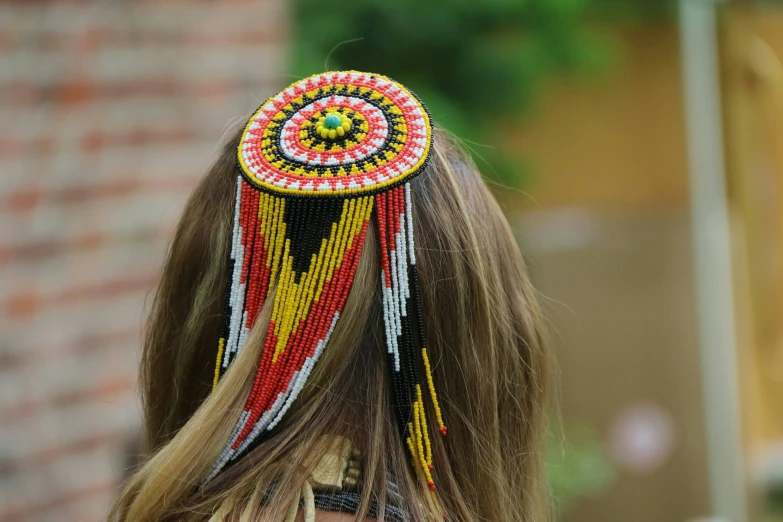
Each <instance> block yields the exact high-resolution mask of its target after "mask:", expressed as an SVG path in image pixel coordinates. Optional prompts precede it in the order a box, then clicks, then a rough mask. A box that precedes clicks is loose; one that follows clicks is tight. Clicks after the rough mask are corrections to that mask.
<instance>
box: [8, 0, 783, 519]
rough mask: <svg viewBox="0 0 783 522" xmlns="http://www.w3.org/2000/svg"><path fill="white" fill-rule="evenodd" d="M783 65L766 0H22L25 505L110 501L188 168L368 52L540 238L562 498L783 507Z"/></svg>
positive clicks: (732, 515)
mask: <svg viewBox="0 0 783 522" xmlns="http://www.w3.org/2000/svg"><path fill="white" fill-rule="evenodd" d="M782 60H783V2H771V1H768V2H751V1H735V0H725V1H721V2H717V1H711V0H682V1H681V2H674V1H668V2H667V1H663V0H657V1H654V2H653V1H650V0H638V1H632V0H482V1H480V2H477V1H471V0H440V1H437V2H435V1H433V2H423V1H420V0H394V1H393V2H392V1H388V0H341V1H340V2H323V1H321V0H296V1H290V2H289V1H287V0H214V1H184V0H180V1H177V0H157V1H152V0H17V1H12V0H2V1H0V522H10V521H28V520H29V521H98V520H101V519H102V518H103V516H104V514H105V510H106V509H107V506H108V504H109V503H110V501H111V499H112V498H113V496H114V495H115V493H116V491H117V487H118V484H119V482H120V481H121V480H122V478H123V477H124V473H125V470H126V469H127V468H128V466H130V465H132V463H133V460H134V459H133V455H134V453H135V452H136V444H135V441H136V440H137V434H138V430H139V404H138V401H137V399H136V383H135V379H136V365H137V362H138V356H139V345H140V337H141V336H140V331H141V325H142V318H143V315H144V310H145V305H148V304H149V300H150V298H151V291H152V289H153V288H154V285H155V282H156V280H157V277H158V273H159V270H160V266H161V261H162V257H163V255H164V252H165V248H166V244H167V240H168V237H169V236H170V234H171V232H172V228H173V226H174V223H175V221H176V219H177V216H178V213H179V212H180V210H181V208H182V205H183V203H184V201H185V199H186V197H187V195H188V193H189V191H190V190H191V189H192V188H193V187H194V186H195V184H196V183H197V182H198V180H199V178H200V176H201V175H202V173H203V172H204V171H205V169H206V168H207V166H208V165H209V164H210V162H211V161H212V160H213V159H214V158H215V155H216V151H217V147H218V143H219V142H220V141H221V139H222V137H223V134H224V131H225V130H226V128H227V125H228V124H229V123H232V122H233V123H236V122H237V121H240V120H244V119H245V118H247V116H248V115H249V114H250V112H251V111H252V110H253V109H255V108H256V107H257V106H258V105H260V104H261V103H262V102H263V101H264V100H265V98H266V97H267V96H269V95H272V94H274V93H275V92H277V90H278V89H279V88H282V87H284V86H285V85H287V84H289V83H291V82H293V81H295V80H296V79H298V78H300V77H302V76H305V75H309V74H313V73H316V72H321V71H324V70H327V69H347V68H353V69H359V70H369V71H373V72H378V73H382V74H386V75H389V76H391V77H393V78H395V79H397V80H399V81H401V82H402V83H404V84H405V85H407V86H409V87H410V88H411V89H412V90H414V91H415V92H417V93H418V94H419V95H420V96H421V97H422V98H423V99H424V100H426V102H427V104H428V106H429V107H430V109H431V110H432V113H433V115H434V118H435V120H436V121H437V122H438V123H440V124H441V125H442V126H444V127H446V128H447V129H449V130H450V131H452V132H453V133H455V134H456V135H457V136H458V137H459V138H460V139H461V140H463V144H464V145H465V146H466V147H467V148H468V149H469V150H470V151H471V153H472V154H473V156H474V158H475V160H476V162H477V164H478V166H479V168H480V169H481V170H482V172H483V173H484V175H485V177H486V178H487V180H488V182H489V183H490V184H491V186H492V188H493V190H494V191H495V193H496V195H497V197H498V199H499V200H500V201H501V203H502V205H503V208H504V210H505V211H506V213H507V216H508V219H509V221H510V222H511V223H512V226H513V228H514V230H515V232H516V233H517V235H518V238H519V242H520V246H521V248H522V251H523V253H524V255H525V257H526V258H527V260H528V264H529V268H530V271H531V274H532V277H533V279H534V282H535V284H536V286H537V287H538V289H539V290H540V292H541V294H542V296H543V299H544V303H545V308H546V313H547V317H548V320H549V323H550V324H549V326H550V329H551V333H552V344H553V348H554V351H555V355H556V358H557V365H558V368H559V370H558V372H559V381H560V392H559V394H558V399H557V402H558V405H559V409H560V410H561V413H560V415H559V417H560V419H559V420H558V419H555V420H554V421H553V426H552V430H551V431H552V436H551V440H550V444H549V448H548V451H547V461H548V471H549V481H550V484H551V487H552V490H553V493H554V497H555V501H556V504H557V510H556V512H557V516H556V518H557V520H559V521H563V522H588V521H590V522H592V521H598V520H601V521H612V522H627V521H629V520H633V521H635V522H646V521H649V522H653V521H655V522H685V521H696V520H715V521H718V520H721V521H730V522H745V521H761V522H770V521H775V520H783V321H781V319H780V318H781V317H783V67H782V66H781V61H782Z"/></svg>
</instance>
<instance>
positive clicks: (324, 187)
mask: <svg viewBox="0 0 783 522" xmlns="http://www.w3.org/2000/svg"><path fill="white" fill-rule="evenodd" d="M431 147H432V126H431V123H430V116H429V114H428V113H427V110H426V109H425V108H424V106H423V104H422V103H421V102H420V101H419V99H418V98H417V97H416V96H415V95H414V94H413V93H412V92H410V91H409V90H408V89H406V88H405V87H403V86H402V85H400V84H399V83H397V82H395V81H393V80H391V79H389V78H387V77H385V76H381V75H378V74H371V73H361V72H355V71H348V72H339V73H334V72H332V73H323V74H318V75H315V76H311V77H310V78H306V79H304V80H301V81H299V82H296V83H294V84H293V85H291V86H290V87H288V88H287V89H285V90H284V91H283V92H281V93H280V94H278V95H277V96H275V97H273V98H270V99H269V100H267V101H266V103H264V104H263V105H262V106H261V107H260V108H259V109H258V111H256V113H255V114H253V116H252V117H251V118H250V120H249V121H248V123H247V126H246V127H245V130H244V132H243V133H242V138H241V139H240V142H239V147H238V160H239V166H240V169H241V170H242V173H243V175H244V176H245V178H246V179H247V180H248V181H249V182H250V183H252V184H253V185H255V186H257V187H258V188H260V189H262V190H265V191H268V192H273V193H280V194H287V195H292V196H296V195H308V196H331V195H342V196H350V195H360V194H361V195H367V194H371V193H374V192H378V191H380V190H382V189H384V188H388V187H390V186H392V185H395V184H397V183H400V182H402V181H403V180H404V179H406V178H409V177H410V176H413V175H415V174H417V173H418V172H419V171H420V170H421V169H422V168H423V167H424V165H425V164H426V162H427V158H428V157H429V153H430V150H431Z"/></svg>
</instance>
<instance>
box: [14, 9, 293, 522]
mask: <svg viewBox="0 0 783 522" xmlns="http://www.w3.org/2000/svg"><path fill="white" fill-rule="evenodd" d="M285 19H286V12H285V5H284V2H283V0H254V1H250V0H245V1H240V0H228V1H212V2H200V1H195V0H192V1H184V0H182V1H172V0H157V1H153V0H147V1H138V0H137V1H131V0H125V1H123V0H113V1H109V0H104V1H97V0H70V1H52V0H50V1H42V0H37V1H33V0H19V1H17V2H9V1H8V0H5V1H2V2H0V522H7V521H8V522H10V521H15V522H16V521H22V520H31V521H39V520H40V521H44V520H46V521H59V520H63V521H66V520H67V521H92V520H100V519H102V518H103V516H104V514H105V510H106V507H107V505H108V503H109V502H110V501H111V498H112V497H113V495H114V494H115V492H116V488H117V484H118V480H119V479H120V478H121V477H122V473H123V469H124V468H125V467H126V464H127V460H126V459H127V452H128V448H129V446H130V445H131V444H132V441H134V440H135V437H136V433H137V430H138V426H139V407H138V401H137V399H136V389H135V386H136V384H135V379H136V365H137V362H138V354H139V341H140V325H141V317H142V316H143V311H144V305H145V301H148V300H149V298H150V297H151V290H152V289H153V287H154V284H155V281H156V277H157V274H158V272H159V269H160V264H161V259H162V255H163V252H164V249H165V245H166V242H167V239H168V237H169V235H170V233H171V231H172V227H173V226H174V223H175V220H176V218H177V216H178V213H179V211H180V209H181V207H182V205H183V202H184V200H185V198H186V197H187V194H188V193H189V191H190V190H191V189H192V187H193V186H194V184H195V183H196V182H197V180H198V179H199V177H200V175H201V174H202V173H203V172H204V170H205V169H206V167H207V166H208V164H209V163H210V162H211V161H212V159H213V157H214V155H215V152H216V145H217V143H218V141H219V139H220V137H221V135H222V133H223V129H224V127H225V125H226V123H227V122H228V121H230V120H233V119H237V118H239V119H241V118H243V117H246V116H247V114H248V113H249V112H250V111H251V110H252V109H253V108H255V106H257V105H258V104H259V103H260V102H261V101H263V99H264V98H265V97H266V96H267V95H269V94H272V93H273V92H274V91H276V90H277V88H278V87H280V86H281V84H282V83H284V82H286V77H285V75H284V74H283V72H284V69H285V65H286V64H285V46H284V41H285V39H286V28H285Z"/></svg>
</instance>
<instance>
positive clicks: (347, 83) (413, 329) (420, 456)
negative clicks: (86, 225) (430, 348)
mask: <svg viewBox="0 0 783 522" xmlns="http://www.w3.org/2000/svg"><path fill="white" fill-rule="evenodd" d="M431 149H432V125H431V120H430V116H429V113H428V112H427V110H426V108H425V107H424V105H423V104H422V102H421V101H420V100H419V99H418V98H417V97H416V96H415V95H414V94H413V93H411V92H410V91H409V90H408V89H406V88H405V87H403V86H402V85H400V84H399V83H396V82H394V81H393V80H390V79H389V78H386V77H384V76H380V75H377V74H369V73H361V72H356V71H347V72H330V73H324V74H319V75H315V76H311V77H310V78H306V79H304V80H301V81H299V82H296V83H294V84H293V85H291V86H289V87H288V88H287V89H285V90H284V91H282V92H281V93H279V94H278V95H276V96H274V97H273V98H270V99H269V100H267V101H266V102H265V103H264V104H263V105H262V106H261V107H260V108H259V109H258V110H257V111H256V112H255V114H253V116H252V117H251V118H250V120H249V121H248V123H247V125H246V127H245V130H244V132H243V133H242V137H241V139H240V142H239V144H238V147H237V162H238V170H239V175H238V176H237V189H236V202H235V207H234V226H233V238H232V246H231V255H230V261H229V270H230V277H229V284H228V289H227V291H226V311H225V314H224V323H223V330H222V333H221V337H220V339H219V341H218V343H217V358H216V361H215V375H214V382H213V387H214V386H217V385H218V383H219V381H220V378H221V377H222V376H223V374H224V373H225V372H226V370H227V369H228V368H229V367H230V365H231V363H232V362H233V360H234V359H235V358H236V356H237V354H238V353H239V351H240V350H241V349H242V347H243V346H244V344H245V342H246V340H247V336H248V333H249V331H250V329H251V328H253V325H254V324H255V322H256V320H257V318H258V313H259V311H260V309H261V307H262V306H263V304H264V302H265V300H266V299H267V297H268V296H273V297H270V298H271V299H273V303H272V312H271V317H270V320H269V324H268V326H267V334H266V341H265V345H264V347H263V352H262V355H261V360H260V363H259V367H258V371H257V373H256V377H255V380H254V382H253V386H252V389H251V392H250V395H249V397H248V399H247V402H246V404H245V407H244V409H243V411H242V413H241V415H240V416H239V420H238V421H237V423H236V425H235V426H234V428H233V430H232V432H231V435H230V437H229V440H228V441H227V442H226V445H225V446H224V448H223V450H222V451H221V453H220V456H219V457H218V459H217V461H216V462H215V464H214V466H213V467H212V469H211V471H210V472H209V474H208V476H207V477H206V479H205V482H206V481H209V480H211V479H212V478H213V477H214V476H216V475H217V474H218V473H219V472H220V471H221V470H222V469H223V468H224V467H225V466H226V465H228V464H230V463H232V462H235V461H236V460H237V459H239V458H241V457H242V455H244V454H246V453H247V452H248V451H249V450H250V449H252V447H253V446H254V444H256V443H257V442H258V441H259V440H261V438H262V437H263V434H264V433H266V432H269V431H270V430H272V429H274V428H275V426H277V425H278V424H279V423H280V421H281V420H282V418H283V417H284V416H285V414H286V412H287V411H288V410H289V408H290V407H291V405H292V403H293V402H294V401H295V400H296V398H297V397H298V395H299V393H300V391H301V390H302V388H303V387H304V385H305V383H306V382H307V379H308V377H309V375H310V373H311V371H312V369H313V367H314V366H315V364H316V363H317V362H318V359H319V358H320V356H321V354H322V353H323V351H324V350H325V349H328V343H329V338H330V336H331V334H332V332H333V330H334V328H335V325H336V324H337V322H338V320H339V317H340V313H341V311H342V308H343V305H344V304H345V300H346V298H347V297H348V292H349V291H350V288H351V285H352V283H353V279H354V274H355V272H356V267H357V264H358V262H359V258H360V255H361V251H362V247H363V245H364V239H365V236H366V233H367V229H368V226H369V224H370V221H372V216H373V215H375V221H376V223H377V227H378V235H379V238H380V249H381V252H380V258H381V274H380V288H381V290H382V293H381V296H382V301H383V314H384V327H385V330H386V344H387V351H388V354H389V366H390V371H391V382H392V385H393V387H394V390H393V394H392V395H393V398H394V408H395V413H396V415H397V419H398V421H399V425H400V433H401V436H402V437H403V440H404V442H405V444H406V445H407V446H408V448H409V450H410V453H411V458H412V461H413V463H414V465H415V466H416V467H417V468H418V469H420V470H421V472H422V473H423V475H424V477H425V478H426V481H427V484H428V486H429V488H430V489H432V490H434V489H435V482H434V480H433V476H432V471H433V463H432V447H431V442H430V438H429V431H428V426H429V425H428V420H427V413H426V408H425V404H424V397H423V390H424V391H426V392H428V393H429V396H430V400H431V402H432V407H433V410H434V413H435V421H436V423H437V425H438V429H439V431H440V433H441V434H442V435H444V436H445V435H446V426H445V425H444V424H443V419H442V418H441V410H440V406H439V404H438V398H437V395H436V393H435V384H434V381H433V377H432V368H431V366H430V360H429V356H428V353H427V348H426V343H425V338H424V327H423V321H422V319H423V316H422V312H421V302H420V297H419V287H418V278H417V274H416V256H415V250H414V241H413V216H412V210H413V209H412V202H411V189H410V184H409V183H408V182H409V181H410V179H412V178H413V177H414V176H416V175H417V174H418V173H419V172H421V171H422V169H424V167H425V166H426V164H427V161H428V158H429V155H430V152H431ZM272 289H274V292H272Z"/></svg>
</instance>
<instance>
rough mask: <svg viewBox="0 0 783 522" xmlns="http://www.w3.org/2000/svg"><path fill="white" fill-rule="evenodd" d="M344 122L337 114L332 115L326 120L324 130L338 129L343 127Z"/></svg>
mask: <svg viewBox="0 0 783 522" xmlns="http://www.w3.org/2000/svg"><path fill="white" fill-rule="evenodd" d="M342 123H343V121H342V120H341V119H340V117H339V116H337V115H336V114H330V115H329V116H327V117H326V118H325V119H324V128H327V129H336V128H337V127H339V126H340V125H342Z"/></svg>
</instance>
